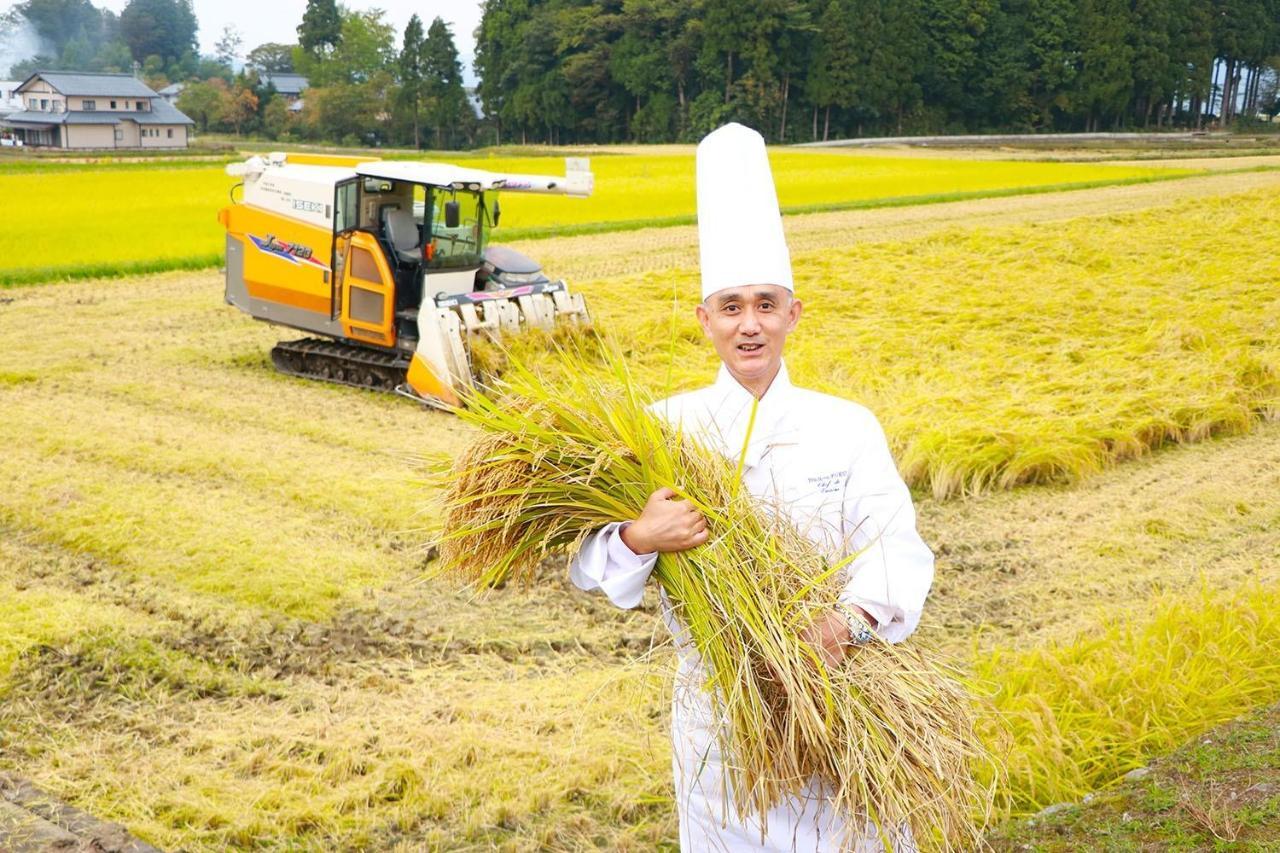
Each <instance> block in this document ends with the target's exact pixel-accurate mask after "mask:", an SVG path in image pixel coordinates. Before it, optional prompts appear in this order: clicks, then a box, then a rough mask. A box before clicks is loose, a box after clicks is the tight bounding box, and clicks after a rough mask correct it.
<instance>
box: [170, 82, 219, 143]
mask: <svg viewBox="0 0 1280 853" xmlns="http://www.w3.org/2000/svg"><path fill="white" fill-rule="evenodd" d="M228 96H229V87H228V86H227V83H226V81H225V80H222V79H221V78H219V77H214V78H212V79H210V80H205V81H203V82H199V83H188V84H187V85H186V86H184V87H183V89H182V94H180V95H179V96H178V109H180V110H182V111H183V112H184V113H186V114H187V115H188V116H190V117H191V120H192V121H194V122H195V123H196V126H197V127H199V128H200V130H201V131H202V132H203V131H207V130H208V129H209V125H211V124H213V125H217V124H220V123H221V122H222V119H223V111H224V110H225V109H226V106H227V102H228Z"/></svg>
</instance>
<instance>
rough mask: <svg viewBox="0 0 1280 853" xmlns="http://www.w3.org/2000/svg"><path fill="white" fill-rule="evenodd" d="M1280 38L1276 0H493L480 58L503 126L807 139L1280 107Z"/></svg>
mask: <svg viewBox="0 0 1280 853" xmlns="http://www.w3.org/2000/svg"><path fill="white" fill-rule="evenodd" d="M1277 54H1280V0H756V2H749V3H743V2H739V0H541V2H539V0H485V4H484V17H483V19H482V22H481V24H480V28H479V30H478V32H477V44H476V71H477V73H478V75H479V78H480V87H479V92H480V97H481V100H482V102H483V104H484V108H485V112H486V113H487V114H488V115H489V116H490V117H491V118H492V119H493V120H494V121H495V122H497V123H498V124H499V126H500V128H501V132H502V134H503V136H504V137H505V138H508V139H510V138H512V137H517V138H520V139H528V138H534V139H537V140H539V141H543V140H546V141H552V142H578V141H598V142H605V141H616V140H636V141H642V142H663V141H669V140H679V139H693V138H696V137H698V136H699V135H701V134H702V133H704V132H706V131H707V130H708V129H710V128H713V127H715V126H717V125H719V124H720V123H722V122H724V121H726V120H730V119H732V120H738V121H743V122H746V123H748V124H751V125H752V126H754V127H757V128H759V129H760V130H761V131H762V132H764V133H765V135H766V136H767V137H769V138H770V139H771V140H773V141H803V140H809V139H815V138H827V137H831V136H861V135H887V134H903V133H909V134H916V133H954V132H983V131H1038V130H1044V131H1048V130H1055V131H1095V130H1112V129H1121V128H1132V127H1144V128H1146V127H1156V126H1161V127H1165V126H1172V125H1179V126H1195V127H1199V126H1201V125H1202V124H1203V123H1204V122H1205V121H1206V120H1208V119H1210V118H1211V119H1212V120H1214V121H1221V122H1230V121H1232V120H1233V119H1235V118H1237V117H1238V116H1243V115H1247V116H1256V115H1257V114H1258V113H1259V112H1260V111H1261V112H1270V113H1272V114H1274V113H1275V112H1276V110H1277V104H1276V66H1277V62H1280V58H1278V57H1277ZM1215 78H1216V84H1215Z"/></svg>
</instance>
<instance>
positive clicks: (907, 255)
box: [0, 158, 1280, 850]
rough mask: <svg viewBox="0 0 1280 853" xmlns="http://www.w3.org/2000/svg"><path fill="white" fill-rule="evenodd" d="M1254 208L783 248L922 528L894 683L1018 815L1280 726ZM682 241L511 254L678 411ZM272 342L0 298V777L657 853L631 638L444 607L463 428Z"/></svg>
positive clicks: (121, 286) (192, 842)
mask: <svg viewBox="0 0 1280 853" xmlns="http://www.w3.org/2000/svg"><path fill="white" fill-rule="evenodd" d="M604 159H605V158H600V160H598V161H597V163H599V162H602V161H603V160H604ZM597 174H598V175H599V174H600V170H599V169H597ZM1277 183H1280V177H1278V176H1277V175H1275V174H1273V173H1269V172H1256V173H1241V174H1218V175H1211V176H1204V177H1195V178H1188V179H1184V180H1177V181H1168V182H1161V183H1156V184H1141V185H1134V186H1118V187H1107V188H1096V189H1088V190H1082V191H1077V192H1063V193H1048V194H1039V195H1028V196H1021V197H1018V198H1008V199H985V200H970V201H963V202H957V203H946V204H938V205H930V206H929V207H927V208H925V207H916V208H912V207H904V208H896V209H881V210H864V211H839V212H825V213H812V214H806V215H803V216H799V215H798V216H793V217H789V218H788V220H787V227H788V229H789V231H790V234H791V238H792V245H793V259H794V261H795V266H796V271H797V282H798V287H799V288H800V295H801V297H802V298H803V299H804V300H805V301H806V313H805V317H804V319H803V320H802V323H801V328H800V331H799V332H798V333H797V337H795V338H794V339H793V349H792V350H791V353H790V357H789V365H790V367H791V372H792V375H793V377H794V378H795V379H796V380H797V382H798V383H800V384H808V385H811V386H813V387H819V388H823V389H824V390H831V391H837V392H839V393H841V394H842V395H844V396H849V397H851V398H854V399H858V400H861V401H863V402H865V403H867V405H868V406H870V407H871V408H872V409H873V410H874V411H876V412H877V413H878V414H879V416H880V418H881V420H882V422H883V423H884V425H885V427H886V430H887V432H888V434H889V436H890V439H891V441H892V443H893V445H894V448H895V451H896V453H897V456H898V460H899V463H900V466H901V468H902V470H903V472H904V474H905V475H906V476H907V477H908V478H909V479H911V481H912V482H913V485H914V486H915V488H916V491H917V499H918V506H919V510H920V527H921V531H922V533H923V535H924V538H925V540H926V541H927V542H928V543H929V544H930V545H931V546H932V547H933V548H934V550H935V552H936V553H937V556H938V572H937V580H936V582H935V586H934V590H933V593H932V596H931V598H930V602H929V604H928V605H927V607H926V610H925V615H924V621H923V623H922V626H921V630H920V632H919V633H918V634H917V635H916V638H915V639H914V640H913V641H912V642H917V643H919V644H920V645H921V647H922V648H924V649H927V650H930V652H931V653H933V654H938V655H946V656H948V657H950V658H951V659H953V660H955V661H957V662H958V663H959V665H960V666H961V667H962V668H963V669H964V670H966V671H967V672H968V673H970V675H971V676H972V678H973V679H974V682H975V684H976V685H977V686H978V688H979V689H980V690H981V691H982V692H983V693H984V694H985V695H987V696H988V697H990V701H989V704H988V705H987V706H986V708H987V710H986V711H985V713H986V714H987V717H986V731H987V732H988V736H989V737H990V739H991V740H992V742H994V743H1000V744H1003V750H1004V753H1005V755H1006V760H1007V763H1008V768H1009V772H1008V779H1007V781H1006V782H1005V783H1004V784H1003V786H1002V788H1001V797H1000V802H999V805H1000V808H1001V813H1002V814H1003V815H1025V814H1028V813H1034V812H1035V811H1037V810H1039V809H1041V808H1043V807H1044V806H1046V805H1049V804H1052V803H1059V802H1075V801H1079V800H1080V799H1082V798H1083V797H1084V796H1085V794H1087V793H1090V792H1092V791H1097V790H1106V789H1109V788H1110V786H1112V785H1114V784H1115V783H1116V782H1117V780H1119V779H1120V777H1121V776H1122V775H1123V774H1124V773H1125V772H1126V771H1128V770H1131V769H1133V768H1135V767H1140V766H1142V765H1145V764H1146V763H1148V762H1149V761H1150V760H1151V759H1153V758H1155V757H1157V756H1159V755H1162V754H1164V753H1167V752H1170V751H1171V750H1173V749H1174V748H1175V747H1177V746H1178V745H1179V744H1181V743H1183V742H1185V741H1187V740H1188V739H1191V738H1193V737H1195V736H1197V735H1198V734H1199V733H1200V732H1202V731H1205V730H1207V729H1209V728H1210V727H1212V726H1216V725H1219V724H1221V723H1224V722H1226V721H1229V720H1233V719H1235V718H1236V717H1237V716H1238V715H1240V714H1241V713H1242V712H1244V711H1246V710H1248V709H1249V708H1253V707H1262V706H1265V705H1270V704H1274V703H1275V702H1276V701H1277V700H1280V669H1278V668H1277V667H1276V664H1275V661H1276V660H1277V659H1278V655H1277V652H1278V651H1280V617H1278V616H1277V614H1280V607H1278V605H1280V601H1277V593H1276V589H1278V588H1280V587H1278V586H1277V583H1278V582H1280V423H1277V417H1276V416H1277V412H1278V409H1280V302H1277V298H1278V292H1277V289H1276V287H1275V283H1276V282H1277V281H1280V237H1277V235H1278V234H1280V227H1278V226H1280V222H1278V221H1277V220H1280V206H1278V205H1277V202H1276V201H1275V199H1276V198H1277V195H1276V192H1275V190H1276V189H1277V186H1276V185H1277ZM565 203H566V204H568V203H569V202H565ZM504 216H505V214H504ZM653 239H660V240H661V241H664V242H660V243H658V244H656V245H659V246H661V247H662V248H661V251H657V252H655V251H653V249H654V246H655V244H654V243H653V242H650V241H652V240H653ZM695 240H696V235H694V234H693V232H692V230H691V229H688V228H670V229H663V230H660V231H659V230H649V231H637V232H630V233H619V234H608V235H581V236H576V237H561V238H555V239H549V240H539V241H529V242H527V243H523V244H521V248H522V249H523V250H525V251H528V252H530V253H531V254H534V255H535V256H536V257H538V258H539V259H540V260H542V261H543V262H544V264H545V265H546V266H547V268H548V269H549V270H550V271H552V272H553V273H557V274H560V273H563V274H566V275H568V276H570V277H571V281H572V284H573V286H574V287H575V288H577V289H580V290H581V291H582V292H584V293H585V294H587V297H588V299H589V300H590V304H591V306H592V309H593V313H594V314H595V317H596V321H597V324H598V325H600V326H601V327H603V328H605V329H607V330H608V331H609V332H610V334H612V335H613V336H614V337H615V338H617V339H618V340H619V341H620V342H621V343H622V344H623V346H624V347H625V348H627V349H629V351H630V355H631V358H632V360H633V363H634V364H635V365H636V367H637V371H638V375H639V376H640V377H641V378H642V380H643V381H644V382H645V383H647V384H648V386H649V387H650V388H651V389H653V392H654V393H661V392H662V390H663V389H664V388H665V386H666V385H667V383H668V379H667V375H668V373H670V375H671V377H672V378H671V380H670V383H671V385H672V387H673V388H674V387H689V386H692V385H696V384H698V383H700V382H703V381H706V379H707V378H708V377H709V375H710V371H711V369H712V367H713V364H712V361H711V355H710V353H709V351H708V350H707V348H706V347H705V345H703V344H700V343H699V341H698V335H697V332H696V330H695V329H694V328H693V326H692V325H691V322H690V321H689V318H688V317H687V316H685V315H687V314H688V313H689V312H690V311H691V310H692V302H693V299H694V298H695V297H694V289H695V288H696V272H695V269H694V263H695V261H691V260H690V258H695V259H696V252H695V246H696V243H695ZM628 258H636V259H640V258H646V260H645V261H644V262H643V263H641V262H640V261H639V260H637V263H636V264H635V265H628V263H627V259H628ZM673 306H674V308H673ZM53 330H56V332H55V331H53ZM288 334H289V333H288V332H281V331H279V330H277V329H274V328H271V327H268V326H265V325H262V324H258V323H254V322H253V321H251V320H249V319H247V318H246V317H244V316H243V315H241V314H239V313H237V312H235V311H234V310H233V309H230V308H228V307H227V306H226V305H224V304H223V302H222V282H221V278H220V276H219V274H218V273H217V272H216V271H213V270H208V271H196V272H191V271H187V272H182V271H178V272H168V273H162V274H156V275H149V276H135V277H121V278H110V279H108V278H103V279H94V280H85V281H76V282H60V283H50V284H33V285H31V286H27V287H21V288H14V289H10V290H7V291H3V292H0V340H3V341H4V343H5V346H4V347H3V348H0V442H3V444H4V447H5V448H6V450H5V453H4V454H2V455H0V477H3V478H4V480H5V482H6V483H7V484H8V485H7V487H6V488H5V489H4V490H0V772H9V773H13V774H17V775H19V776H22V777H23V778H25V779H28V780H30V781H31V782H32V783H34V784H35V785H37V786H38V787H39V788H41V789H43V790H44V791H48V792H50V793H52V794H54V795H55V796H57V797H60V798H61V799H63V800H65V801H67V802H69V803H71V804H73V805H75V806H76V807H78V808H81V809H84V810H86V811H88V812H90V813H92V814H94V815H96V816H98V817H101V818H104V819H106V820H112V821H118V822H120V823H122V824H124V825H125V826H126V827H127V828H128V830H129V831H130V832H131V833H133V834H134V835H136V836H138V837H139V838H142V839H144V840H145V841H147V842H150V843H152V844H155V845H157V846H159V847H161V848H165V849H179V848H180V849H190V850H221V849H226V848H228V847H236V848H241V847H260V848H267V849H286V848H287V849H315V850H329V849H350V848H366V849H403V850H416V849H422V848H432V847H443V848H448V849H487V848H490V847H494V846H496V847H500V848H504V849H513V850H526V849H556V850H577V849H598V848H607V849H619V850H651V849H654V848H655V847H661V846H668V847H670V846H671V845H673V844H674V840H675V837H676V836H675V817H674V810H673V807H672V803H671V800H670V796H671V779H670V746H669V742H668V739H667V729H668V713H669V712H668V703H669V690H670V685H669V680H670V666H671V661H672V655H671V652H670V649H669V646H668V644H667V641H666V638H665V632H664V629H663V628H662V626H661V624H660V623H659V621H658V619H657V614H656V610H657V608H656V599H655V598H650V599H648V600H646V604H645V606H643V607H642V608H641V609H639V610H638V611H635V612H622V611H618V610H615V609H613V608H612V607H610V606H609V605H608V604H607V603H606V602H604V601H603V600H602V599H600V598H598V597H595V596H588V595H585V594H582V593H579V592H577V591H575V590H573V589H571V588H570V587H569V585H568V583H567V579H566V573H565V570H564V565H563V562H562V561H559V560H557V559H550V560H548V561H547V562H546V563H545V564H544V565H543V566H542V567H541V569H540V570H539V579H538V582H537V583H536V584H535V586H534V587H533V588H532V589H531V590H521V589H501V590H497V591H495V592H493V593H491V594H490V595H488V596H486V597H485V598H483V599H481V600H475V599H473V598H471V597H469V596H468V595H465V594H464V593H462V592H461V591H459V590H458V589H456V588H454V587H453V586H451V585H449V584H447V583H445V582H443V581H439V580H428V579H427V578H426V572H427V569H428V568H429V567H430V566H431V561H432V557H433V555H432V554H431V553H429V552H427V551H426V550H424V547H423V543H424V542H425V541H426V540H427V539H428V538H430V535H431V533H432V532H433V531H434V530H435V529H436V521H435V518H436V511H437V504H436V496H435V495H434V494H433V493H432V492H431V491H430V490H429V488H428V486H426V485H425V473H426V472H424V471H423V470H422V468H421V467H420V466H419V465H418V464H417V463H416V462H415V461H414V460H416V459H417V458H419V457H421V456H422V455H424V454H425V455H434V456H438V457H440V458H448V457H449V456H451V455H452V454H453V453H456V452H457V451H458V450H459V449H460V448H461V447H463V446H464V445H465V443H466V442H467V441H468V440H469V438H470V437H471V435H472V434H471V432H470V430H469V428H467V427H465V426H464V425H463V424H461V423H460V422H459V421H458V420H457V419H456V418H453V417H450V416H448V415H444V414H441V413H438V412H433V411H424V410H421V409H419V408H417V407H415V406H414V405H412V404H410V403H408V402H406V401H404V400H401V399H398V398H395V397H391V396H377V395H372V394H369V393H367V392H362V391H358V390H355V389H348V388H344V387H339V386H327V385H322V384H319V383H313V382H307V381H304V380H299V379H293V378H288V377H284V376H281V375H279V374H277V373H275V372H274V371H273V370H272V368H271V366H270V360H269V357H268V351H269V349H270V347H271V346H272V344H274V343H275V342H276V341H277V340H279V339H281V337H282V336H283V337H287V336H288ZM669 367H670V369H669V370H668V368H669ZM1224 673H1226V674H1227V675H1225V676H1224ZM997 720H999V721H1000V722H999V724H997V722H996V721H997ZM1188 831H1191V830H1188ZM1206 832H1207V830H1206ZM1212 842H1213V837H1212V835H1211V834H1208V835H1204V836H1203V837H1200V839H1199V841H1198V842H1196V843H1201V844H1204V845H1207V846H1208V845H1211V844H1212ZM0 846H3V845H0ZM1193 846H1194V845H1193Z"/></svg>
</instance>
